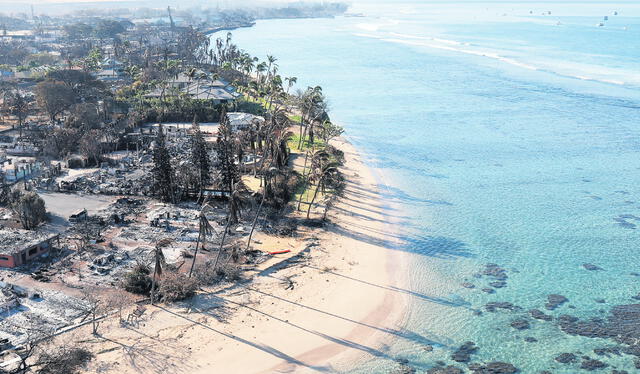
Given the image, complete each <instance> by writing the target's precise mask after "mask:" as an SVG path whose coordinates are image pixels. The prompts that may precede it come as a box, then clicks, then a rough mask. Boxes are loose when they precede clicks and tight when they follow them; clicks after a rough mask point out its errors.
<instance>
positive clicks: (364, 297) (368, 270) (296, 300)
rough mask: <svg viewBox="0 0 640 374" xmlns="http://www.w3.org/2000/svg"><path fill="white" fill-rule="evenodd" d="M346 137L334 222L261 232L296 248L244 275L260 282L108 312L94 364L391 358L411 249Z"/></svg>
mask: <svg viewBox="0 0 640 374" xmlns="http://www.w3.org/2000/svg"><path fill="white" fill-rule="evenodd" d="M338 143H339V144H336V146H338V147H339V148H340V149H342V150H343V151H344V152H345V158H346V162H345V165H344V170H343V171H344V174H345V176H346V178H347V184H348V185H347V188H346V191H345V194H344V197H342V198H341V199H340V201H339V202H338V203H337V204H335V206H334V207H333V208H332V210H330V213H329V217H330V222H331V223H330V224H329V225H327V226H326V227H325V228H323V229H315V228H308V227H301V228H299V230H301V231H302V232H301V234H300V236H299V237H297V238H273V237H266V236H263V235H258V237H257V238H256V239H257V243H259V244H257V245H256V246H257V247H258V248H260V249H264V250H272V249H277V248H280V249H282V248H286V249H291V253H290V254H287V255H277V256H274V257H273V258H271V259H270V260H268V261H267V262H265V263H262V264H260V265H259V266H258V267H257V268H256V269H255V270H253V271H250V272H248V274H245V275H246V276H247V277H248V278H252V281H251V282H244V283H240V284H230V285H227V286H226V287H222V288H220V287H219V288H216V289H212V290H206V292H201V293H199V294H198V295H197V296H196V297H195V298H194V300H191V301H189V302H186V303H182V304H178V305H175V306H162V305H160V306H148V307H147V311H146V312H145V315H144V316H143V317H142V318H141V320H140V322H139V323H138V324H137V325H136V326H128V327H120V326H119V325H118V322H117V319H116V318H111V319H108V320H107V321H105V322H104V324H103V326H101V331H100V332H101V336H100V337H95V338H93V337H92V338H90V339H89V340H85V343H86V344H87V346H88V347H90V348H91V350H93V351H94V352H95V353H96V359H95V360H94V361H93V362H92V363H91V364H90V365H91V366H90V367H89V368H88V369H87V371H86V372H87V373H202V374H204V373H211V372H212V370H213V369H215V372H224V373H274V372H275V373H305V372H315V371H323V372H343V371H345V370H347V369H348V368H350V367H354V366H355V365H357V363H358V362H361V361H363V360H367V359H370V358H372V357H385V350H384V346H385V343H386V342H388V341H389V340H390V339H393V338H397V337H398V336H400V335H401V334H402V333H401V326H402V323H403V320H404V312H405V310H406V307H405V306H406V303H407V300H406V294H405V293H404V292H403V289H402V283H403V276H402V274H404V272H402V271H401V270H402V267H403V262H404V260H403V257H404V256H403V254H402V252H400V251H396V250H394V249H393V247H394V245H395V244H396V243H394V240H392V237H393V235H392V234H393V233H392V232H390V231H389V230H390V229H391V228H392V227H393V226H392V225H390V223H389V220H388V219H389V217H390V216H392V215H393V214H390V212H389V209H390V208H388V207H385V206H383V205H382V204H383V203H384V202H383V201H382V199H381V197H380V194H379V192H378V189H377V182H376V179H375V178H374V175H373V174H372V171H371V170H370V169H369V168H367V167H366V166H365V165H364V163H363V161H362V159H361V157H360V155H359V154H358V153H357V152H356V150H355V149H354V147H353V146H352V145H351V144H349V143H348V142H346V141H344V140H340V141H339V142H338Z"/></svg>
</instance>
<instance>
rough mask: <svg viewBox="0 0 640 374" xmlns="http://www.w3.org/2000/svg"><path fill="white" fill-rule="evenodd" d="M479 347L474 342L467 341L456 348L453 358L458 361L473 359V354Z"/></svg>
mask: <svg viewBox="0 0 640 374" xmlns="http://www.w3.org/2000/svg"><path fill="white" fill-rule="evenodd" d="M477 350H478V347H477V346H476V343H474V342H465V343H464V344H462V345H461V346H460V348H458V349H456V351H455V352H453V354H452V355H451V359H452V360H453V361H456V362H469V361H470V360H471V355H472V354H474V353H476V351H477Z"/></svg>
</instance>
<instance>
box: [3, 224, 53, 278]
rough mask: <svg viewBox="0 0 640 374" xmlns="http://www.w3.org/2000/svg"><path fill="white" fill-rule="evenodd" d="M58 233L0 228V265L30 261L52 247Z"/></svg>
mask: <svg viewBox="0 0 640 374" xmlns="http://www.w3.org/2000/svg"><path fill="white" fill-rule="evenodd" d="M56 240H59V235H58V234H52V233H40V232H35V231H27V230H17V229H8V228H0V267H9V268H13V267H16V266H20V265H23V264H26V263H28V262H29V261H31V260H33V259H34V258H36V257H39V256H41V255H43V254H45V253H47V252H49V250H50V249H51V247H52V245H53V244H54V242H55V241H56Z"/></svg>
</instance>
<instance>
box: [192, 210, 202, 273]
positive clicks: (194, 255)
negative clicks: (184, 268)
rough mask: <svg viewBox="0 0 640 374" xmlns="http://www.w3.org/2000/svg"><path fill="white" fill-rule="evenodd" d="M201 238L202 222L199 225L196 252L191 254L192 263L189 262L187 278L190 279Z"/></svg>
mask: <svg viewBox="0 0 640 374" xmlns="http://www.w3.org/2000/svg"><path fill="white" fill-rule="evenodd" d="M202 236H203V227H202V222H201V223H200V233H199V234H198V241H197V242H196V250H195V252H193V261H192V262H191V268H190V269H189V278H191V274H192V273H193V268H194V267H195V266H196V257H197V256H198V246H199V245H200V241H201V240H202Z"/></svg>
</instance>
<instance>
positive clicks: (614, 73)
mask: <svg viewBox="0 0 640 374" xmlns="http://www.w3.org/2000/svg"><path fill="white" fill-rule="evenodd" d="M354 35H356V36H360V37H367V38H375V39H379V40H383V41H387V42H391V43H398V44H404V45H411V46H420V47H427V48H434V49H440V50H446V51H451V52H457V53H464V54H468V55H473V56H480V57H486V58H490V59H494V60H498V61H501V62H503V63H506V64H509V65H512V66H517V67H520V68H523V69H527V70H533V71H542V72H545V73H550V74H554V75H558V76H563V77H568V78H574V79H580V80H585V81H594V82H601V83H608V84H615V85H621V86H624V85H629V84H632V85H634V86H636V85H637V86H640V74H636V73H631V72H628V71H624V70H621V69H605V68H601V67H599V66H595V65H586V64H577V63H566V62H562V61H557V60H556V61H546V62H544V63H541V62H538V63H532V62H524V61H522V60H521V59H519V58H517V57H510V56H509V57H508V56H504V55H502V54H500V53H498V52H495V51H488V50H483V49H479V48H475V49H474V48H473V45H472V44H471V43H467V42H459V41H456V40H449V39H442V38H437V37H432V36H420V35H410V34H403V33H397V32H390V33H385V34H382V33H381V34H366V33H355V34H354ZM623 76H624V77H625V78H626V79H624V80H623V79H620V78H621V77H623Z"/></svg>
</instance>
